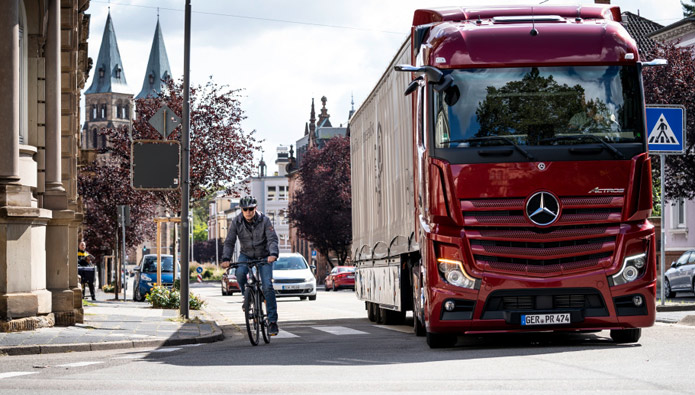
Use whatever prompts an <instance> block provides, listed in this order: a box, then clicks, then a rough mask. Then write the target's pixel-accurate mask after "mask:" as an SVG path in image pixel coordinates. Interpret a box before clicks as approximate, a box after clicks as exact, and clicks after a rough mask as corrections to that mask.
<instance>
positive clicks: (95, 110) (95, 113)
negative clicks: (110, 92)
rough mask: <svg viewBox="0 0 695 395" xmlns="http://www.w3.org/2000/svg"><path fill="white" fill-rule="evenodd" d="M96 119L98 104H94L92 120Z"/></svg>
mask: <svg viewBox="0 0 695 395" xmlns="http://www.w3.org/2000/svg"><path fill="white" fill-rule="evenodd" d="M95 119H97V105H96V104H92V117H91V120H92V121H93V120H95Z"/></svg>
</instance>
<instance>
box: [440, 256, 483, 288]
mask: <svg viewBox="0 0 695 395" xmlns="http://www.w3.org/2000/svg"><path fill="white" fill-rule="evenodd" d="M437 262H438V266H439V272H440V273H441V274H442V276H444V278H445V279H446V281H448V282H449V283H450V284H451V285H455V286H457V287H461V288H469V289H475V279H474V278H472V277H471V276H469V275H468V274H467V273H466V271H465V270H463V264H462V263H461V261H455V260H452V259H444V258H439V259H437Z"/></svg>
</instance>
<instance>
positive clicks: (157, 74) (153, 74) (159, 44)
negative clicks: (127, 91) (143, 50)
mask: <svg viewBox="0 0 695 395" xmlns="http://www.w3.org/2000/svg"><path fill="white" fill-rule="evenodd" d="M167 78H171V68H170V67H169V57H168V56H167V49H166V47H165V46H164V38H163V37H162V29H161V27H160V26H159V16H157V27H156V28H155V29H154V38H153V39H152V49H150V58H149V60H148V61H147V69H146V71H145V79H144V81H143V82H142V90H141V91H140V93H138V95H137V96H136V97H135V98H136V99H145V98H147V97H148V96H153V97H154V96H157V95H158V94H159V93H161V92H162V88H163V87H164V81H165V80H166V79H167Z"/></svg>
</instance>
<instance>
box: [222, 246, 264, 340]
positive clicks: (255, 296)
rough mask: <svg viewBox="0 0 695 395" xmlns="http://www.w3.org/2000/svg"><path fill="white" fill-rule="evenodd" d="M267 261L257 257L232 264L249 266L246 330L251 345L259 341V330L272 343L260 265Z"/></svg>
mask: <svg viewBox="0 0 695 395" xmlns="http://www.w3.org/2000/svg"><path fill="white" fill-rule="evenodd" d="M264 262H266V260H265V259H256V260H251V261H246V262H233V263H231V264H230V266H231V265H233V266H234V267H238V266H239V265H240V264H246V265H248V267H249V273H248V281H247V283H246V287H245V289H244V311H245V314H244V316H245V319H246V332H247V333H248V335H249V341H250V342H251V345H254V346H257V345H258V343H259V339H258V338H259V332H260V333H263V341H264V342H265V343H266V344H267V343H270V335H268V326H269V323H268V314H267V311H266V309H265V296H264V295H263V289H262V288H261V286H262V281H261V277H260V270H259V269H258V265H260V264H262V263H264Z"/></svg>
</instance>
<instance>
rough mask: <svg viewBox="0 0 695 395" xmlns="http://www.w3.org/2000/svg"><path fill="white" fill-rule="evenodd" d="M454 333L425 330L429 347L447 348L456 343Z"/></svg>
mask: <svg viewBox="0 0 695 395" xmlns="http://www.w3.org/2000/svg"><path fill="white" fill-rule="evenodd" d="M457 340H458V339H457V338H456V335H451V334H448V333H447V334H442V333H432V332H427V345H428V346H430V348H447V347H453V346H454V345H456V341H457Z"/></svg>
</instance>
